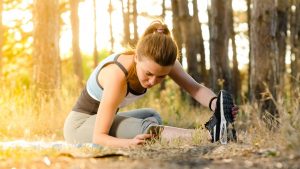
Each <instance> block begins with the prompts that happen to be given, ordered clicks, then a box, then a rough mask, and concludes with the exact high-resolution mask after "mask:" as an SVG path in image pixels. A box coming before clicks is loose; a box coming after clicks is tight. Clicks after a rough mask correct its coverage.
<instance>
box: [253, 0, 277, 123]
mask: <svg viewBox="0 0 300 169" xmlns="http://www.w3.org/2000/svg"><path fill="white" fill-rule="evenodd" d="M274 4H275V3H274V1H273V0H264V1H261V0H254V1H253V9H252V16H251V18H252V20H251V54H252V56H251V58H250V59H251V65H250V66H251V74H250V92H251V93H253V96H254V97H252V98H251V102H252V103H254V102H258V105H259V108H260V110H261V111H260V112H261V117H266V115H267V113H266V112H269V113H270V114H272V115H273V117H277V116H278V112H277V109H276V106H275V104H274V101H276V97H277V91H276V87H277V85H278V48H277V45H276V39H275V36H276V33H275V31H274V30H276V24H274V21H275V20H276V18H277V17H276V10H275V6H274ZM274 19H275V20H274ZM273 99H274V100H273ZM272 122H273V121H271V123H272ZM269 124H270V123H269ZM271 127H272V125H271Z"/></svg>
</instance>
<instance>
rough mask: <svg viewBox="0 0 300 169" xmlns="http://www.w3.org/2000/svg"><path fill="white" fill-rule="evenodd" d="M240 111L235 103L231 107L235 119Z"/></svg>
mask: <svg viewBox="0 0 300 169" xmlns="http://www.w3.org/2000/svg"><path fill="white" fill-rule="evenodd" d="M238 113H239V107H238V106H237V105H234V106H233V107H232V109H231V114H232V116H233V120H234V121H235V119H236V116H237V114H238Z"/></svg>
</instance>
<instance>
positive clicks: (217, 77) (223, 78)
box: [210, 0, 232, 91]
mask: <svg viewBox="0 0 300 169" xmlns="http://www.w3.org/2000/svg"><path fill="white" fill-rule="evenodd" d="M226 11H227V9H226V0H221V1H220V0H212V1H211V16H210V23H211V24H210V26H211V28H210V65H211V81H212V87H213V89H214V90H215V91H217V90H219V89H221V88H224V89H226V90H229V91H232V88H231V71H230V68H229V59H228V35H227V24H226V18H227V12H226Z"/></svg>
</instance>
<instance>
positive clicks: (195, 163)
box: [0, 143, 300, 169]
mask: <svg viewBox="0 0 300 169" xmlns="http://www.w3.org/2000/svg"><path fill="white" fill-rule="evenodd" d="M36 151H38V150H35V151H32V150H28V149H27V150H25V149H23V150H17V151H16V149H15V150H9V151H8V150H6V151H2V155H3V154H4V156H2V157H0V168H1V169H2V168H3V169H4V168H9V169H17V168H22V169H23V168H34V169H44V168H55V169H64V168H70V169H98V168H101V169H102V168H103V169H118V168H122V169H140V168H147V169H156V168H157V169H190V168H205V169H214V168H216V169H219V168H220V169H221V168H222V169H237V168H249V169H252V168H270V169H274V168H278V169H281V168H287V169H299V168H300V152H299V151H298V152H297V151H292V152H291V151H288V150H286V149H278V148H274V147H270V148H260V147H259V145H250V144H246V143H229V144H227V145H221V144H219V143H208V144H205V145H196V146H191V145H183V144H182V145H178V146H176V145H172V146H157V145H154V146H152V145H150V146H144V147H141V148H136V149H115V150H113V149H112V150H110V149H108V150H105V152H104V153H102V154H101V155H99V153H98V156H97V155H95V154H97V152H95V151H94V155H88V153H83V154H85V155H82V154H81V155H78V153H77V155H76V154H75V155H74V154H72V153H63V152H59V153H57V152H56V153H53V152H49V151H48V152H45V151H40V153H36Z"/></svg>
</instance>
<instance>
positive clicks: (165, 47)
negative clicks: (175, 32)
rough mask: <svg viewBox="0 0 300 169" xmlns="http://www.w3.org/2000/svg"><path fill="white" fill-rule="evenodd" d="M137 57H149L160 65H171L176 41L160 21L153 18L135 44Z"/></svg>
mask: <svg viewBox="0 0 300 169" xmlns="http://www.w3.org/2000/svg"><path fill="white" fill-rule="evenodd" d="M136 55H137V58H138V59H143V57H146V58H149V59H151V60H153V61H154V62H156V63H157V64H159V65H161V66H170V65H173V64H174V63H175V61H176V58H177V55H178V48H177V44H176V42H175V41H174V40H173V38H172V36H171V34H170V31H169V29H168V27H167V25H165V24H164V23H163V22H162V21H159V20H155V21H153V22H152V23H151V24H150V26H148V28H147V29H146V30H145V32H144V34H143V35H142V37H141V38H140V39H139V41H138V43H137V46H136Z"/></svg>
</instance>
